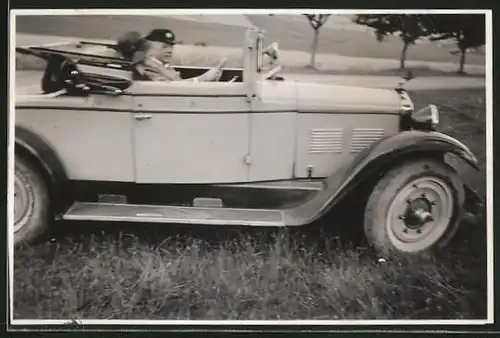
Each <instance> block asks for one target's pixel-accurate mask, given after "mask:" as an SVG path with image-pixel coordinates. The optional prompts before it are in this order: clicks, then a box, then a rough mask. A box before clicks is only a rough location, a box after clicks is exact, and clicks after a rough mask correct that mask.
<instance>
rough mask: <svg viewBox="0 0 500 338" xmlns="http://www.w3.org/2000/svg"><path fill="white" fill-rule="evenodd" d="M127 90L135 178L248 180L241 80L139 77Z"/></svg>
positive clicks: (246, 104) (143, 180) (246, 113)
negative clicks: (130, 99) (130, 98)
mask: <svg viewBox="0 0 500 338" xmlns="http://www.w3.org/2000/svg"><path fill="white" fill-rule="evenodd" d="M128 92H130V93H131V95H132V96H133V106H134V119H135V123H134V130H133V133H134V139H135V142H134V144H135V149H134V151H135V155H134V158H135V177H136V182H137V183H156V184H161V183H193V184H194V183H199V184H202V183H229V182H246V181H247V180H248V172H249V164H248V155H249V131H248V128H249V110H250V103H249V102H248V101H247V100H246V95H245V85H244V84H243V83H241V82H234V83H227V82H215V83H207V82H200V83H193V82H170V83H161V82H149V81H138V82H136V83H135V84H134V86H133V87H131V88H130V89H129V90H128Z"/></svg>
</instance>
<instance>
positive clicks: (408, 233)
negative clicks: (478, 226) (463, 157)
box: [364, 159, 464, 255]
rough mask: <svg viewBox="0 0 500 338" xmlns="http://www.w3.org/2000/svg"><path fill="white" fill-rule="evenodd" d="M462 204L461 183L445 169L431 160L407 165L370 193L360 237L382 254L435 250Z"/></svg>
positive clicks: (452, 226)
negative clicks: (363, 235) (362, 235)
mask: <svg viewBox="0 0 500 338" xmlns="http://www.w3.org/2000/svg"><path fill="white" fill-rule="evenodd" d="M463 200H464V188H463V183H462V182H461V181H460V179H459V177H458V176H457V174H456V172H455V171H454V170H453V169H451V168H450V167H449V166H447V165H446V164H444V163H442V162H440V161H436V160H432V159H429V160H418V161H414V162H409V163H407V164H404V165H401V166H398V167H396V168H394V169H392V170H391V171H389V172H388V173H387V174H386V175H384V176H383V177H382V179H381V180H380V181H379V182H378V184H377V185H376V186H375V188H374V189H373V191H372V193H371V195H370V197H369V199H368V203H367V205H366V209H365V217H364V231H365V235H366V237H367V239H368V241H369V242H370V244H371V245H372V246H373V247H374V248H375V249H376V250H377V251H379V252H381V253H384V254H387V255H391V254H415V253H421V252H427V251H430V250H433V249H436V248H440V247H442V246H443V245H444V244H446V242H447V241H448V240H449V239H450V238H451V237H452V236H453V234H454V233H455V232H456V229H457V227H458V219H459V214H460V212H461V210H462V206H463Z"/></svg>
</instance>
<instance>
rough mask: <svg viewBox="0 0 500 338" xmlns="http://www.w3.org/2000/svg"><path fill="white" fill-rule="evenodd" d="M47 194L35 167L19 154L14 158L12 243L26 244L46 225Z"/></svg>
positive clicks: (47, 213) (42, 230)
mask: <svg viewBox="0 0 500 338" xmlns="http://www.w3.org/2000/svg"><path fill="white" fill-rule="evenodd" d="M48 216H49V194H48V190H47V186H46V184H45V182H44V180H43V178H42V176H41V174H40V172H39V171H38V170H37V168H36V167H35V166H34V165H33V164H31V163H30V162H29V161H26V160H25V159H24V158H22V157H20V156H16V160H15V178H14V244H15V245H19V244H27V243H30V242H32V241H33V240H34V239H36V238H37V237H38V236H40V235H41V234H42V233H43V232H44V231H45V229H46V228H47V225H48V221H49V220H48Z"/></svg>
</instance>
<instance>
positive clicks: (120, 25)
mask: <svg viewBox="0 0 500 338" xmlns="http://www.w3.org/2000/svg"><path fill="white" fill-rule="evenodd" d="M249 25H255V26H258V27H261V28H262V29H264V30H265V31H266V40H267V41H268V42H269V41H277V42H279V44H280V48H281V49H283V50H299V51H306V52H308V51H309V49H310V46H311V39H312V28H311V27H310V26H309V23H308V22H307V19H306V18H305V17H303V16H300V15H295V16H291V15H274V16H268V15H247V16H243V15H234V16H233V15H231V16H229V15H226V16H222V15H218V16H212V17H210V18H208V17H207V16H194V15H193V16H191V17H190V18H186V16H177V17H175V18H174V17H168V16H153V17H150V16H134V17H131V16H87V15H85V16H83V15H78V16H31V17H27V16H26V17H17V32H19V33H31V34H46V35H59V36H76V37H82V38H87V39H116V38H117V37H118V36H120V35H121V34H122V33H123V32H125V31H130V30H136V31H139V32H141V33H146V32H147V31H149V30H151V29H153V28H158V27H168V28H170V29H173V30H174V31H175V33H176V35H177V38H178V39H179V40H181V41H182V42H183V43H185V44H198V43H204V44H206V45H209V46H223V47H241V46H242V45H243V37H244V32H245V27H248V26H249ZM400 50H401V42H400V41H399V39H398V38H388V39H387V40H386V41H385V42H382V43H379V42H377V41H376V39H375V38H374V36H373V35H372V33H371V32H369V31H368V30H367V29H366V28H364V27H360V26H357V25H354V24H352V23H351V21H350V18H349V17H346V16H334V17H331V18H330V20H329V21H328V24H327V25H325V27H324V28H323V29H322V31H321V35H320V43H319V50H318V51H319V52H320V53H334V54H338V55H342V56H356V57H374V58H398V57H399V53H400ZM408 59H409V60H418V61H440V62H457V61H458V56H456V55H451V54H450V53H449V51H447V50H445V49H443V48H439V47H437V45H436V44H430V43H422V44H418V45H415V46H412V47H411V48H410V49H409V51H408ZM467 63H468V64H484V55H481V54H473V53H470V54H469V55H468V56H467Z"/></svg>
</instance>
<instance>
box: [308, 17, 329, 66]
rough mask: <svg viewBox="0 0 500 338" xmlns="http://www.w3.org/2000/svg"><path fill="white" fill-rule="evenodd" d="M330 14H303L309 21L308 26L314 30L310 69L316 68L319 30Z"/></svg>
mask: <svg viewBox="0 0 500 338" xmlns="http://www.w3.org/2000/svg"><path fill="white" fill-rule="evenodd" d="M330 15H331V14H304V16H305V17H307V19H308V20H309V24H310V25H311V27H312V28H313V29H314V38H313V43H312V48H311V67H313V68H314V67H315V66H316V51H317V50H318V38H319V30H320V28H321V27H322V26H323V25H324V24H325V23H326V20H328V17H329V16H330Z"/></svg>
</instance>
